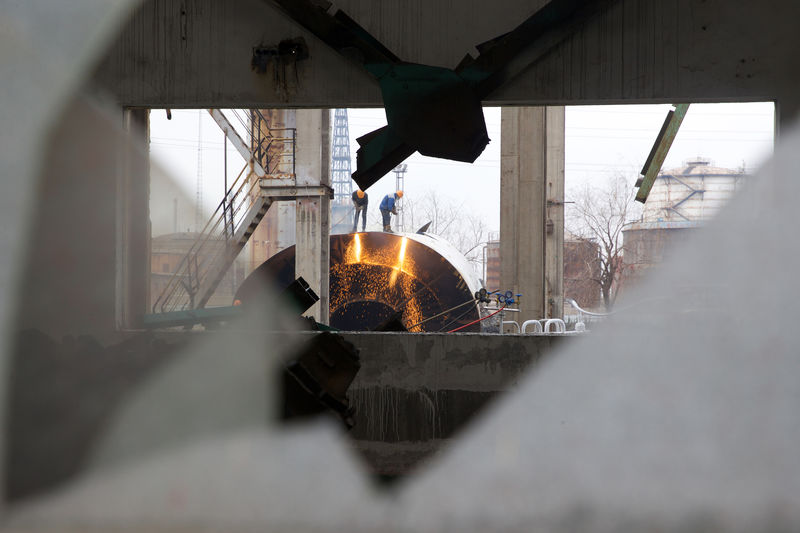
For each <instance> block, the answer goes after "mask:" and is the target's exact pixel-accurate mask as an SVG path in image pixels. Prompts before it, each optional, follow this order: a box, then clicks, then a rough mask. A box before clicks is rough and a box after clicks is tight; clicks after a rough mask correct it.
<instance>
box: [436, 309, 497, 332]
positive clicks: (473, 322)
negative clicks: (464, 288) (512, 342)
mask: <svg viewBox="0 0 800 533" xmlns="http://www.w3.org/2000/svg"><path fill="white" fill-rule="evenodd" d="M505 308H506V306H505V305H504V306H503V307H501V308H500V309H498V310H497V311H495V312H494V313H492V314H491V315H486V316H485V317H483V318H479V319H478V320H473V321H472V322H470V323H469V324H464V325H463V326H460V327H457V328H456V329H451V330H450V331H447V332H446V333H455V332H456V331H458V330H460V329H464V328H466V327H469V326H471V325H472V324H477V323H478V322H481V321H483V320H486V319H487V318H489V317H492V316H494V315H496V314H497V313H499V312H500V311H502V310H503V309H505Z"/></svg>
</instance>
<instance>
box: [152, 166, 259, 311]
mask: <svg viewBox="0 0 800 533" xmlns="http://www.w3.org/2000/svg"><path fill="white" fill-rule="evenodd" d="M259 192H260V191H259V182H258V179H257V178H256V176H255V174H254V173H253V171H252V170H251V168H250V165H249V164H246V165H245V166H244V167H243V168H242V170H241V171H240V172H239V174H238V176H237V177H236V179H235V180H234V182H233V184H232V185H231V187H230V189H228V192H227V194H226V195H225V198H223V199H222V201H221V202H220V203H219V204H218V205H217V208H216V210H215V211H214V214H213V215H211V217H210V218H209V220H208V222H207V223H206V225H205V226H204V228H203V230H202V231H201V232H200V235H199V237H198V238H197V240H196V241H195V242H194V244H193V245H192V247H191V248H190V249H189V251H188V252H187V254H186V255H185V256H184V257H183V259H182V260H181V262H180V263H179V264H178V268H177V269H176V270H175V273H174V274H173V275H172V277H171V278H170V280H169V281H168V282H167V285H166V287H165V288H164V290H163V291H162V292H161V294H160V295H159V297H158V298H157V299H156V301H155V302H154V303H153V312H154V313H163V312H168V311H177V310H184V309H194V308H197V307H203V306H204V305H205V303H206V302H207V301H208V299H209V298H210V297H211V295H212V294H213V292H214V290H215V289H216V286H215V285H216V284H218V283H219V281H220V280H221V279H222V276H224V274H225V271H227V269H228V268H229V267H230V264H231V263H232V262H233V260H234V259H235V254H238V252H239V251H240V250H241V247H242V246H244V242H239V241H237V240H236V239H235V238H236V236H237V232H238V231H239V230H240V229H241V228H242V227H244V226H245V225H247V224H250V223H251V222H252V221H251V220H248V215H250V214H251V210H252V208H253V206H255V204H256V202H257V201H259V200H260V194H258V193H259ZM216 278H219V279H218V280H216ZM215 280H216V281H215Z"/></svg>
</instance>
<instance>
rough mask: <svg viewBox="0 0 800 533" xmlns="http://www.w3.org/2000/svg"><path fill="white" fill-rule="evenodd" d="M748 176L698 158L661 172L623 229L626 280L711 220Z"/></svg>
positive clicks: (638, 275)
mask: <svg viewBox="0 0 800 533" xmlns="http://www.w3.org/2000/svg"><path fill="white" fill-rule="evenodd" d="M746 177H747V175H746V174H745V173H744V170H743V169H742V170H732V169H728V168H721V167H715V166H713V165H712V164H711V162H710V161H709V160H708V159H703V158H700V157H698V158H695V159H691V160H689V161H686V162H685V163H684V165H683V166H682V167H679V168H673V169H669V170H664V171H662V172H661V173H659V175H658V177H657V178H656V181H655V183H654V184H653V188H652V189H651V191H650V194H649V195H648V197H647V202H645V204H644V208H643V210H642V217H641V220H639V221H638V222H635V223H633V224H630V225H628V226H627V227H626V228H625V229H624V230H623V240H624V256H625V264H626V268H627V274H628V276H633V277H640V276H641V274H642V273H643V272H644V271H646V270H647V269H648V268H650V267H652V266H654V265H656V264H658V263H660V262H662V261H663V259H664V254H665V252H668V250H669V249H671V247H672V243H673V242H675V241H679V240H682V239H684V238H685V236H686V233H687V232H689V231H692V230H694V229H695V228H697V227H698V226H700V225H702V224H703V223H704V222H706V221H707V220H709V219H711V218H713V217H714V216H715V215H716V214H717V212H718V211H719V210H720V209H722V207H723V206H724V205H725V204H726V203H728V201H730V199H731V197H733V195H734V194H735V193H736V191H737V190H739V189H740V188H741V187H742V186H743V185H744V180H745V179H746Z"/></svg>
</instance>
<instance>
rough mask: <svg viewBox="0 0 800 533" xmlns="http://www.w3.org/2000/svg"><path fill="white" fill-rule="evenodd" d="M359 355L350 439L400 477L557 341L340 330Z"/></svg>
mask: <svg viewBox="0 0 800 533" xmlns="http://www.w3.org/2000/svg"><path fill="white" fill-rule="evenodd" d="M343 336H344V338H345V339H346V340H347V341H349V342H351V343H353V345H354V346H356V347H357V348H358V349H359V351H360V357H361V371H360V372H359V374H358V376H357V377H356V379H355V381H354V382H353V384H352V386H351V387H350V393H349V397H350V401H351V405H352V406H353V407H354V408H355V421H356V426H355V427H354V428H353V429H352V431H351V436H352V437H353V438H354V439H355V440H356V447H357V449H358V450H359V451H360V452H361V453H362V455H363V457H364V458H365V459H366V461H367V464H368V466H369V468H370V469H371V470H372V471H373V472H376V473H378V474H382V475H396V474H403V473H407V472H408V471H409V470H410V469H412V468H413V467H414V466H415V465H416V464H417V463H418V462H419V461H422V460H424V459H425V458H427V457H429V456H430V455H431V454H433V453H436V452H437V451H438V450H439V449H441V447H442V446H443V445H445V444H447V443H448V442H449V440H450V439H451V438H452V437H453V436H455V435H456V434H457V432H458V431H459V430H461V429H462V428H463V427H464V426H465V425H466V424H467V423H468V422H470V420H472V419H473V417H474V416H475V415H476V414H478V413H479V412H480V411H481V410H482V409H483V408H484V407H485V405H486V404H487V402H489V400H491V399H492V398H493V397H494V396H496V395H497V394H498V393H499V392H502V391H505V390H507V389H509V388H510V387H513V386H514V385H515V384H516V383H517V380H518V379H519V378H520V377H521V376H523V375H524V374H525V373H526V371H527V370H528V369H529V368H530V367H531V365H532V364H535V363H536V362H538V361H539V360H540V359H541V358H542V356H543V355H544V354H546V353H547V352H548V351H549V350H550V349H551V348H552V347H553V345H554V344H555V343H557V342H559V341H561V338H559V337H552V336H533V335H525V336H519V335H480V334H473V333H466V334H463V335H452V334H436V333H425V334H407V333H344V334H343Z"/></svg>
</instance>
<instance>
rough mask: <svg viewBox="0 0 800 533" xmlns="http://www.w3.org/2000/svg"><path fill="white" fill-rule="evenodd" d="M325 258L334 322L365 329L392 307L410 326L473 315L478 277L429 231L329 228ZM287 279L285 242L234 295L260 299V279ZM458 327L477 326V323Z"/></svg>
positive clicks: (290, 265) (441, 326)
mask: <svg viewBox="0 0 800 533" xmlns="http://www.w3.org/2000/svg"><path fill="white" fill-rule="evenodd" d="M330 264H331V269H330V325H331V326H332V327H334V328H337V329H341V330H345V331H368V330H372V329H374V328H375V327H377V326H378V325H380V324H381V323H383V322H385V321H386V320H388V319H390V318H392V317H393V316H395V315H397V316H398V318H399V320H400V321H401V322H402V323H403V325H404V326H405V327H406V328H407V329H408V330H409V331H412V332H425V331H428V332H432V331H450V330H452V329H455V328H458V327H460V326H463V325H466V324H469V323H470V322H473V321H475V320H477V319H478V318H479V311H478V306H477V304H476V302H475V299H474V294H475V292H476V291H478V290H479V289H480V281H479V280H478V278H477V276H476V275H475V274H474V272H473V270H472V268H471V267H470V265H469V263H468V261H467V260H466V258H465V257H464V256H463V255H462V254H461V253H460V252H458V250H456V249H455V248H453V246H452V245H450V244H449V243H448V242H447V241H444V240H443V239H440V238H439V237H437V236H435V235H431V234H394V233H382V232H367V233H351V234H346V235H331V251H330ZM294 279H295V248H294V246H292V247H289V248H287V249H285V250H283V251H281V252H279V253H277V254H275V255H274V256H273V257H271V258H270V259H268V260H267V261H265V262H264V263H263V264H262V265H261V266H259V267H258V268H257V269H256V270H255V271H253V273H252V274H250V276H248V278H247V279H246V280H245V281H244V283H242V285H241V287H240V288H239V290H238V292H237V295H236V298H237V299H239V300H241V301H242V303H243V304H245V305H248V304H251V303H252V302H258V301H263V299H264V298H266V294H265V293H264V290H265V289H264V287H265V286H271V287H272V288H278V289H280V288H282V287H285V286H287V285H288V284H289V283H291V282H292V281H293V280H294ZM457 306H458V307H457ZM453 308H455V309H453ZM440 314H441V316H437V315H440ZM460 331H464V332H470V331H471V332H478V331H480V324H473V325H471V326H468V327H466V328H464V329H463V330H460Z"/></svg>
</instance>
